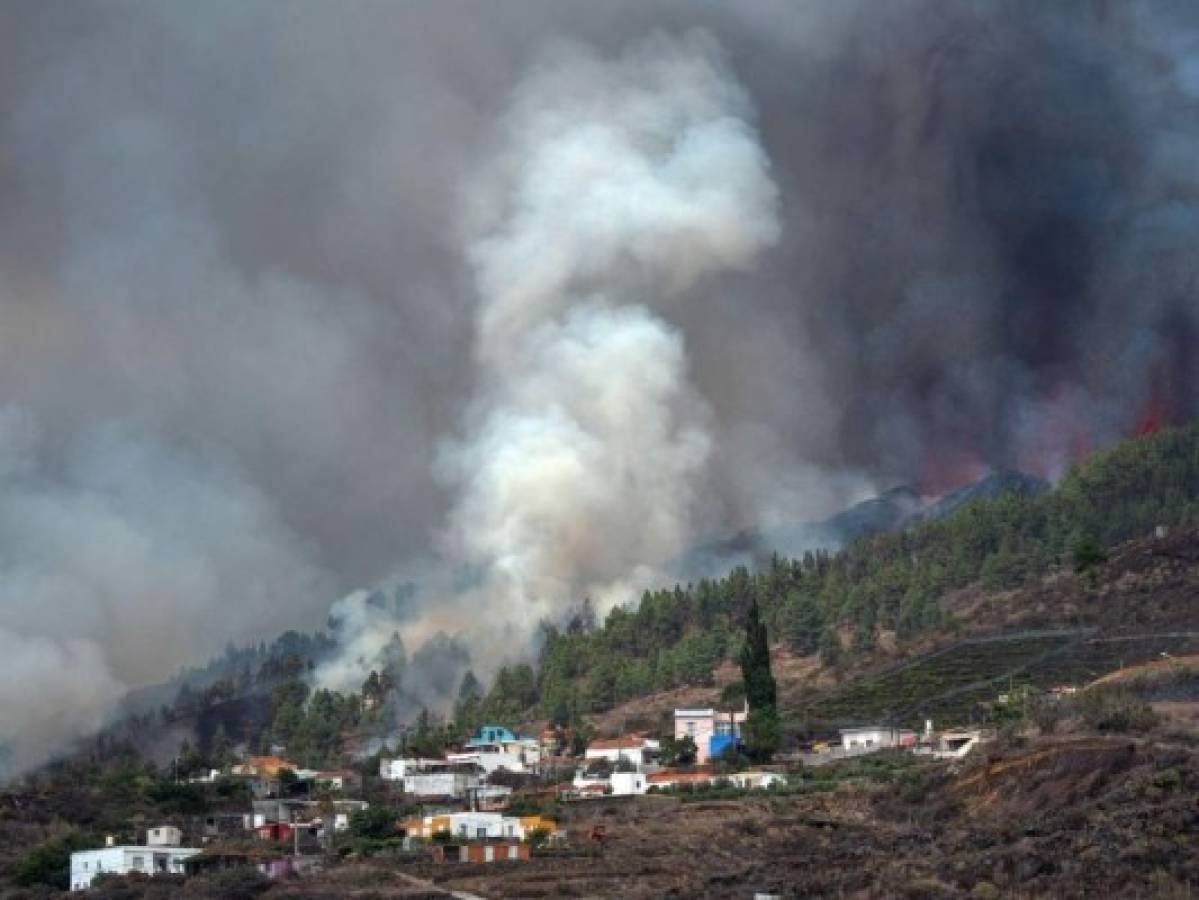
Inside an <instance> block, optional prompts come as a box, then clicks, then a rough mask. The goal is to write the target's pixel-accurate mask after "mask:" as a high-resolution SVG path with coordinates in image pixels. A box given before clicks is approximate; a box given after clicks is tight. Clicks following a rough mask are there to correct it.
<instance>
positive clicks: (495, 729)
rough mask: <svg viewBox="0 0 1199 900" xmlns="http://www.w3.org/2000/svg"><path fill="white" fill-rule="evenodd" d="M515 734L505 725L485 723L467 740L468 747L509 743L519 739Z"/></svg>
mask: <svg viewBox="0 0 1199 900" xmlns="http://www.w3.org/2000/svg"><path fill="white" fill-rule="evenodd" d="M519 740H520V738H518V737H517V736H516V735H515V734H513V733H512V732H511V731H509V730H508V729H507V728H505V727H504V726H503V725H483V726H482V727H480V728H479V731H478V733H477V734H475V736H474V737H473V738H471V739H470V740H469V741H467V742H466V746H467V747H482V746H486V745H487V744H509V743H512V742H514V741H519Z"/></svg>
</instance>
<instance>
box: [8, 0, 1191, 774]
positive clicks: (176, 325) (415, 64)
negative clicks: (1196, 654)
mask: <svg viewBox="0 0 1199 900" xmlns="http://www.w3.org/2000/svg"><path fill="white" fill-rule="evenodd" d="M693 29H700V30H699V31H694V30H693ZM647 35H649V37H648V38H647V37H646V36H647ZM1197 95H1199V9H1196V8H1195V6H1194V4H1191V3H1184V2H1180V0H1162V2H1153V3H1150V2H1137V0H1103V2H1100V0H1085V2H1084V0H1066V2H1062V3H1055V4H1044V3H1033V2H1031V0H1030V2H1005V3H1000V2H982V3H974V4H968V5H967V4H960V3H952V2H949V0H899V2H894V3H887V4H880V3H874V2H865V0H861V2H843V3H836V4H830V3H825V2H811V3H792V2H782V0H757V2H754V0H749V2H744V3H738V4H729V5H723V4H722V5H703V6H699V5H697V4H694V3H691V2H684V0H663V2H644V0H611V2H605V3H602V4H597V3H591V2H587V3H584V2H575V0H541V2H509V3H504V4H489V3H484V2H474V3H467V2H460V0H439V2H429V3H408V4H393V3H373V2H363V3H355V4H353V5H352V6H351V7H344V6H337V7H334V6H332V5H330V4H327V3H320V2H294V3H289V4H287V5H286V6H282V5H278V4H268V3H248V4H247V3H233V2H214V3H204V4H191V3H183V2H179V3H157V4H149V3H135V2H126V3H116V2H114V3H104V4H101V3H72V4H45V3H41V2H34V0H16V2H10V3H7V4H5V7H4V11H3V12H2V13H0V410H2V412H0V499H2V500H3V502H0V646H3V647H11V648H13V649H14V652H12V653H9V652H4V653H0V682H5V683H8V684H12V685H21V686H22V687H21V688H18V689H14V690H13V691H12V693H11V696H8V695H6V696H5V697H4V702H3V708H4V711H5V723H4V726H3V729H4V730H0V742H7V743H10V744H11V743H12V741H13V738H14V737H15V736H16V735H20V736H21V741H22V743H21V744H20V745H19V746H14V747H10V751H11V752H15V753H16V754H17V755H18V757H20V759H19V760H18V761H19V762H20V761H21V760H22V759H23V760H33V759H36V758H38V757H39V756H40V755H41V754H42V753H43V752H44V751H45V749H46V748H47V747H49V746H51V745H53V744H54V743H55V742H57V741H59V740H61V739H63V738H66V737H69V736H70V735H71V734H72V733H73V732H75V731H86V730H88V729H90V728H93V727H95V725H96V724H97V723H98V722H99V721H101V720H102V719H103V716H104V713H105V710H106V709H107V708H108V707H109V706H110V705H111V703H112V702H113V701H114V700H115V699H116V697H117V696H119V694H120V693H121V692H122V691H123V690H124V689H125V688H126V687H128V686H132V685H138V684H144V683H147V682H151V681H154V680H156V679H161V678H163V677H165V676H167V675H169V674H170V673H171V672H172V671H173V670H174V669H175V668H177V667H178V666H179V665H180V664H182V663H186V662H195V661H199V660H201V659H203V658H205V657H207V656H208V655H210V654H211V653H212V652H214V651H218V650H219V649H220V648H222V647H223V646H224V645H225V643H226V642H227V641H228V640H230V639H235V640H237V641H239V642H248V641H254V640H258V639H260V638H264V637H270V636H273V635H274V634H277V633H278V632H279V631H281V630H284V629H286V628H290V627H296V628H304V629H311V628H313V627H317V626H319V625H321V624H322V622H323V621H324V619H325V617H326V615H327V614H328V612H329V607H330V602H331V601H332V600H334V599H335V598H337V597H344V598H345V600H344V601H343V603H342V606H341V607H340V608H339V610H338V612H339V614H340V618H339V621H340V622H342V623H343V627H344V628H346V629H354V628H355V627H356V625H357V623H359V622H361V621H365V616H363V615H358V613H359V612H362V611H363V610H364V609H365V607H364V606H363V604H364V603H365V602H366V598H368V597H369V596H370V595H369V594H366V593H362V594H355V593H351V592H352V591H354V590H356V589H358V588H361V587H363V586H368V587H372V586H375V585H383V586H384V590H385V593H386V594H387V596H389V597H390V596H394V595H395V589H396V587H397V586H398V585H399V584H404V583H408V582H414V583H417V584H419V585H420V586H421V589H420V590H419V591H418V592H417V595H415V596H412V597H410V598H409V599H407V600H405V601H404V603H403V604H401V606H402V608H401V609H397V610H395V613H396V614H395V616H394V617H393V618H394V621H392V620H388V621H386V622H383V623H382V624H381V625H380V628H379V633H380V634H381V635H382V637H381V638H379V637H378V636H376V634H375V632H374V631H371V630H370V628H360V629H358V630H356V631H352V632H351V631H347V632H346V634H351V633H352V634H353V635H354V637H353V638H352V639H351V643H354V644H355V646H356V647H358V648H359V650H358V651H357V652H356V655H354V656H353V657H352V658H349V659H346V660H342V662H343V663H346V664H347V665H348V666H349V668H348V669H346V670H343V671H342V673H341V675H340V676H339V677H342V678H344V680H345V683H347V684H348V683H354V682H357V683H358V684H361V681H362V679H361V678H360V677H359V676H360V675H364V669H369V668H370V667H371V665H372V664H373V663H374V662H375V661H376V658H377V654H378V653H379V652H381V651H383V650H384V649H385V648H386V647H387V646H389V645H390V638H391V634H392V632H393V631H394V630H396V629H397V627H398V628H399V630H401V631H403V632H404V641H403V644H404V647H405V652H406V653H408V654H410V656H409V657H408V670H409V671H410V672H412V671H413V670H414V668H415V667H414V666H413V664H412V663H413V661H414V660H415V659H416V658H417V656H418V655H419V654H420V653H421V649H422V647H423V646H425V644H426V643H428V642H430V641H431V642H432V643H431V644H430V646H431V647H432V648H433V649H431V650H429V651H427V652H426V654H425V657H424V660H425V663H426V664H427V665H425V666H423V667H422V668H428V669H429V670H430V671H431V672H433V673H434V674H432V675H429V676H420V677H429V678H431V679H433V681H432V682H431V683H430V684H429V685H428V686H427V690H428V691H429V692H430V693H433V692H436V693H438V694H444V695H445V696H447V697H449V698H452V697H453V696H454V694H455V692H456V691H457V684H456V681H457V678H458V677H460V675H459V674H458V673H460V672H461V670H462V669H464V667H465V666H466V665H467V664H468V662H467V661H466V660H465V659H464V658H462V655H461V653H460V652H459V648H458V647H457V645H456V644H455V643H454V642H453V638H454V636H455V635H456V633H457V632H458V631H459V630H461V629H463V627H464V625H471V626H473V627H476V628H490V629H492V630H493V631H495V632H497V633H499V634H500V635H501V637H500V638H497V639H495V640H494V641H493V642H492V649H500V650H502V651H504V652H513V653H515V652H518V651H519V648H518V647H517V644H518V643H519V641H518V640H517V638H519V637H522V636H525V635H527V634H529V633H531V632H532V630H533V629H534V628H535V626H536V619H537V617H538V616H540V615H543V614H552V613H553V612H554V611H556V610H562V611H565V610H566V609H567V608H568V607H569V605H570V604H573V603H576V602H578V601H579V599H580V598H581V596H583V595H584V593H593V594H594V596H595V597H596V599H597V601H598V602H599V603H600V604H601V605H605V604H607V603H610V602H612V601H613V600H616V599H621V598H623V597H628V596H636V595H637V593H639V591H640V589H641V588H643V587H647V586H648V587H653V586H655V583H654V582H653V576H654V573H655V571H656V570H657V567H658V566H659V565H660V564H662V563H663V562H664V561H666V560H669V559H670V558H671V556H672V554H675V553H677V552H679V551H681V550H684V549H685V548H686V547H687V546H688V544H689V542H691V541H694V540H697V539H701V538H706V537H709V536H712V535H720V534H724V533H730V532H733V531H737V530H739V529H744V528H748V527H754V526H759V525H768V524H772V523H776V522H782V521H796V520H799V521H810V520H815V519H818V518H820V517H822V516H826V515H828V514H830V513H832V512H835V511H836V510H838V509H840V508H842V507H843V506H845V505H846V504H848V503H850V502H852V501H854V500H858V499H861V498H862V497H864V496H867V495H869V494H871V493H873V492H875V491H876V490H878V489H882V488H886V487H890V486H892V485H895V484H898V483H919V484H920V485H921V487H922V489H923V490H925V491H926V492H927V493H929V494H936V493H939V492H941V491H943V490H945V489H948V488H951V487H954V486H956V485H958V484H961V483H963V482H964V481H967V480H970V479H971V478H973V477H975V476H977V475H979V474H981V473H983V472H984V471H986V470H987V469H988V468H991V467H1014V468H1019V469H1022V470H1025V471H1029V472H1031V473H1033V474H1037V475H1041V476H1050V477H1056V476H1058V475H1060V473H1061V472H1062V470H1063V469H1064V467H1065V465H1066V464H1067V463H1068V462H1069V461H1070V460H1071V459H1074V458H1077V457H1078V456H1079V455H1081V454H1083V453H1085V452H1086V451H1088V450H1090V449H1093V448H1095V447H1099V446H1102V445H1104V444H1105V443H1108V442H1110V441H1111V440H1113V439H1115V438H1117V437H1120V436H1124V435H1128V434H1131V433H1135V432H1137V431H1139V430H1145V431H1150V430H1154V429H1155V428H1157V427H1158V426H1160V425H1162V424H1166V423H1169V422H1173V421H1181V420H1183V419H1185V418H1187V417H1189V416H1191V415H1192V414H1193V413H1194V409H1193V405H1194V403H1195V399H1194V398H1195V397H1197V396H1199V392H1197V391H1196V390H1195V387H1196V383H1195V382H1196V374H1197V373H1196V371H1195V365H1196V362H1195V355H1194V354H1193V352H1191V347H1192V345H1193V344H1194V341H1195V338H1196V335H1197V334H1199V328H1197V326H1199V305H1197V303H1196V299H1195V296H1194V292H1195V285H1196V278H1195V276H1196V272H1197V270H1196V265H1197V263H1196V261H1195V254H1194V250H1193V248H1194V246H1195V244H1196V237H1197V236H1199V235H1197V232H1199V216H1197V213H1199V208H1197V207H1196V201H1195V198H1196V197H1197V196H1199V192H1196V190H1195V188H1196V184H1195V182H1196V179H1199V171H1197V170H1196V168H1195V166H1194V162H1193V155H1194V154H1193V148H1194V146H1195V141H1196V138H1199V117H1197V114H1196V111H1195V110H1196V108H1197V105H1196V102H1195V101H1196V99H1197ZM578 127H583V128H584V132H583V134H582V136H581V137H579V136H576V138H575V139H574V140H573V141H570V140H565V139H563V138H562V136H563V135H569V134H570V133H571V129H574V128H578ZM597 136H598V137H599V138H604V137H606V138H607V139H608V140H607V141H606V142H605V141H604V140H599V139H597ZM571 148H576V149H577V148H582V149H583V150H585V151H586V152H587V153H590V154H594V155H595V159H596V160H597V163H596V165H595V166H594V167H591V168H588V167H587V166H586V165H584V164H583V163H585V162H586V160H585V159H584V160H583V162H580V161H579V157H577V156H576V157H575V158H573V160H572V158H571V157H570V155H569V152H568V151H569V150H571ZM647 159H648V160H650V161H651V162H653V163H660V162H662V161H663V160H666V161H667V162H666V163H665V164H664V165H662V166H660V167H659V168H657V169H655V167H654V165H649V166H644V165H642V164H643V163H644V161H645V160H647ZM614 161H616V162H620V165H613V162H614ZM671 161H673V162H671ZM639 166H641V168H638V167H639ZM597 171H598V172H599V173H601V175H602V176H603V177H597V176H596V172H597ZM646 172H648V173H649V175H650V176H652V177H651V178H650V179H649V180H648V181H647V180H644V179H641V176H642V175H644V174H646ZM639 179H640V180H639ZM605 184H607V185H609V186H610V189H608V190H606V191H605V190H604V186H605ZM588 185H590V186H592V187H593V188H595V189H596V190H594V191H592V192H591V193H590V194H589V193H588V192H587V191H586V190H582V191H579V190H578V188H579V187H583V188H586V187H587V186H588ZM633 185H642V187H641V188H639V190H640V191H642V193H636V192H631V186H633ZM651 188H652V189H651ZM722 191H723V192H724V193H723V194H722V193H721V192H722ZM631 196H644V197H645V198H647V200H646V205H645V206H644V208H641V207H638V206H637V205H636V204H635V203H631V202H630V201H629V200H628V198H629V197H631ZM612 198H616V199H618V200H622V201H624V204H623V206H622V205H621V204H619V203H618V204H616V205H615V206H613V205H611V204H610V203H609V201H610V200H611V199H612ZM576 201H579V202H578V203H576ZM583 201H586V202H583ZM599 201H603V202H604V203H609V205H606V206H605V205H602V204H601V205H596V204H597V203H599ZM700 201H704V202H706V203H707V204H708V205H706V206H704V205H703V203H701V202H700ZM588 204H590V205H588ZM589 209H590V210H595V209H602V210H603V212H602V214H596V215H590V214H588V212H587V210H589ZM734 238H736V239H735V240H734ZM726 239H727V240H731V241H732V243H729V244H722V243H721V240H726ZM590 265H596V266H598V267H599V268H598V269H596V270H591V269H589V268H588V266H590ZM514 291H515V292H516V293H515V294H514V293H513V292H514ZM622 385H624V386H625V388H626V389H625V390H623V391H622V390H620V388H621V386H622ZM608 389H611V390H612V392H611V393H610V394H608V393H604V391H605V390H608ZM634 400H635V401H636V402H633V401H634ZM513 436H515V439H514V437H513ZM534 438H536V440H534ZM547 438H549V439H547ZM497 441H499V442H498V443H497ZM501 451H505V452H501ZM512 460H515V461H516V462H518V463H522V464H523V465H515V466H506V463H507V462H509V461H512ZM579 472H583V473H587V474H589V475H595V480H594V481H593V482H584V481H583V480H581V479H579V478H576V477H575V475H574V474H572V473H579ZM596 473H598V474H596ZM564 488H569V489H570V490H569V491H568V490H565V489H564ZM546 535H549V536H550V537H549V538H548V539H546V538H545V536H546ZM497 573H498V574H497ZM563 594H568V595H569V596H561V595H563ZM446 598H454V602H452V603H444V602H443V601H444V600H445V599H446ZM911 615H912V616H913V617H915V619H916V620H918V619H920V617H921V616H922V615H924V613H923V612H921V611H920V610H917V611H915V612H912V613H911ZM796 616H797V621H798V622H800V623H802V624H800V625H797V626H796V629H797V633H800V634H802V635H803V637H802V641H803V642H804V643H805V644H811V643H813V642H819V640H820V638H819V637H818V636H817V624H818V623H817V621H816V620H817V614H816V613H814V612H813V611H812V610H810V609H809V610H800V611H797V612H796ZM508 626H513V628H512V631H511V633H507V632H505V630H504V629H505V628H506V627H508ZM372 627H373V626H372ZM467 630H470V629H467ZM439 634H440V635H441V636H440V637H438V635H439ZM505 635H506V636H505ZM472 649H473V648H472ZM64 660H70V661H71V664H70V665H69V666H64V665H63V661H64ZM440 660H447V661H449V662H447V668H446V669H445V671H446V672H449V671H451V670H452V671H453V673H455V674H454V675H453V676H452V677H451V676H449V675H444V676H443V673H442V670H441V669H439V668H438V665H437V664H436V661H440ZM359 661H361V663H362V664H361V665H357V667H355V666H356V664H357V663H358V662H359ZM479 674H480V675H483V676H485V675H486V674H487V673H486V670H485V669H484V668H480V669H479ZM412 677H413V678H416V677H418V676H416V675H415V674H413V675H412ZM443 681H444V682H446V683H448V684H450V685H451V686H449V687H443V685H442V684H441V682H443ZM425 689H426V688H425V687H424V686H422V687H421V688H420V690H422V691H424V690H425Z"/></svg>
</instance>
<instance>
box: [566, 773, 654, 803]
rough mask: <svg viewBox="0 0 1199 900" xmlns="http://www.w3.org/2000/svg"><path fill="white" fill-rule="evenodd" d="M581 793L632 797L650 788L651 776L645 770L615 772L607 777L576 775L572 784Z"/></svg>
mask: <svg viewBox="0 0 1199 900" xmlns="http://www.w3.org/2000/svg"><path fill="white" fill-rule="evenodd" d="M571 786H572V787H573V788H574V790H575V791H577V792H578V793H579V794H603V795H611V796H613V797H632V796H636V795H638V794H644V793H645V792H646V791H648V790H649V777H648V776H647V775H646V774H645V773H644V772H613V773H612V774H611V775H609V776H608V777H607V778H599V777H593V776H590V775H584V774H582V773H581V772H580V773H579V774H577V775H575V778H574V782H573V783H572V785H571Z"/></svg>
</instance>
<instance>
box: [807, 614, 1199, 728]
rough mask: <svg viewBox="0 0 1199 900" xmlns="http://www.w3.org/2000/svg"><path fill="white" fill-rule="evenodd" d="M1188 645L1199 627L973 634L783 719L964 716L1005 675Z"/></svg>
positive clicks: (1189, 649)
mask: <svg viewBox="0 0 1199 900" xmlns="http://www.w3.org/2000/svg"><path fill="white" fill-rule="evenodd" d="M1196 649H1199V634H1189V633H1185V632H1174V633H1166V634H1157V635H1145V636H1133V637H1119V638H1111V637H1102V636H1099V635H1096V634H1095V633H1094V632H1093V631H1082V630H1077V631H1046V632H1026V633H1022V634H1015V635H1002V636H996V637H990V638H980V639H973V640H968V641H963V642H961V643H959V644H955V645H953V646H952V647H949V648H946V649H945V650H941V651H939V652H937V653H933V654H929V655H927V656H924V657H920V658H918V659H915V660H912V661H910V662H907V663H904V664H901V665H899V666H896V667H894V668H891V669H888V670H885V671H882V672H879V673H877V674H875V675H871V676H867V677H864V678H860V679H858V680H856V681H855V682H853V683H852V684H851V685H849V686H848V687H846V688H845V689H843V690H841V691H838V692H836V693H834V694H830V695H827V696H825V697H821V698H816V699H815V701H814V702H813V703H811V704H809V705H807V706H806V707H801V708H800V709H798V710H796V711H795V714H794V715H793V716H791V721H792V722H793V723H794V724H797V725H801V726H806V727H807V728H817V729H825V728H835V727H838V726H843V725H847V724H854V723H862V722H868V721H878V720H885V721H891V722H896V723H899V724H904V725H919V724H920V723H921V722H922V721H923V719H924V718H926V717H931V718H934V719H937V720H940V721H950V722H961V721H968V720H970V719H971V718H973V717H976V716H977V715H978V710H979V705H980V704H981V703H983V702H986V701H989V700H993V699H994V698H995V696H996V694H998V693H1000V692H1001V691H1003V690H1004V689H1005V688H1006V687H1007V686H1008V685H1009V684H1012V683H1020V684H1032V685H1034V686H1036V687H1039V688H1044V689H1047V688H1050V687H1053V686H1054V685H1058V684H1085V683H1086V682H1088V681H1091V680H1093V679H1095V678H1097V677H1099V676H1100V675H1102V674H1104V673H1105V672H1110V671H1112V670H1113V669H1118V668H1121V667H1122V666H1126V665H1132V664H1135V663H1138V662H1144V661H1146V660H1150V659H1155V658H1158V657H1159V656H1160V655H1161V654H1162V653H1168V654H1171V655H1180V654H1185V653H1193V652H1195V651H1196Z"/></svg>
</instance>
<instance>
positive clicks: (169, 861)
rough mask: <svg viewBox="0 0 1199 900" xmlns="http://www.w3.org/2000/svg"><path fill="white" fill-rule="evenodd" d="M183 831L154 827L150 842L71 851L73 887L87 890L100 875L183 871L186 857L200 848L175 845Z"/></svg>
mask: <svg viewBox="0 0 1199 900" xmlns="http://www.w3.org/2000/svg"><path fill="white" fill-rule="evenodd" d="M181 838H182V832H180V831H179V829H178V828H175V827H174V826H173V825H161V826H158V827H156V828H151V829H150V830H149V833H148V834H147V839H146V843H145V844H143V845H139V846H131V845H122V846H108V847H99V848H97V849H95V850H79V851H77V852H75V853H72V854H71V890H72V891H86V890H87V889H88V888H90V887H91V886H92V881H94V880H95V879H96V877H97V876H99V875H104V874H108V873H112V874H115V875H128V874H130V873H132V872H140V873H142V874H144V875H182V874H183V872H184V869H183V862H184V860H186V859H188V858H190V857H192V856H195V855H196V854H197V853H199V852H200V848H198V847H178V846H174V845H175V844H177V843H178V842H179V840H180V839H181Z"/></svg>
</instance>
